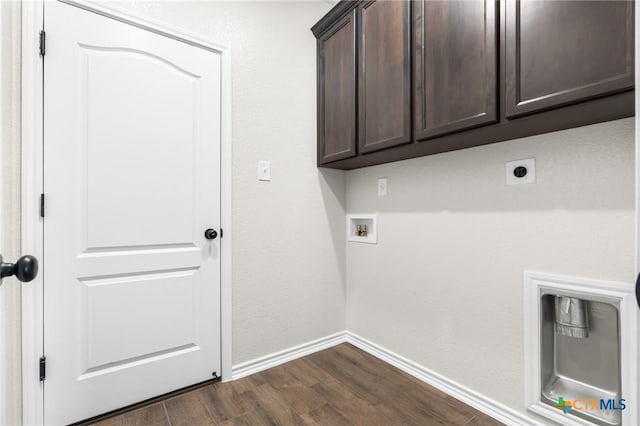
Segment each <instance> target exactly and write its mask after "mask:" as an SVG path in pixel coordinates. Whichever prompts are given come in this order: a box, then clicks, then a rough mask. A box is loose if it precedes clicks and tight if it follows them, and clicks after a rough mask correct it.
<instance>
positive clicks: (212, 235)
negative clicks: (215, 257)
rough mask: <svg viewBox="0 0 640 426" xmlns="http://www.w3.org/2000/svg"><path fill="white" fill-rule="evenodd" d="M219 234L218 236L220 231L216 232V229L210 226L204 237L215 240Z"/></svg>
mask: <svg viewBox="0 0 640 426" xmlns="http://www.w3.org/2000/svg"><path fill="white" fill-rule="evenodd" d="M217 236H218V233H217V232H216V230H215V229H211V228H209V229H207V230H206V231H204V237H205V238H206V239H207V240H215V239H216V237H217Z"/></svg>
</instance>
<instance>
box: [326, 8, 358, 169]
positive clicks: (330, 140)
mask: <svg viewBox="0 0 640 426" xmlns="http://www.w3.org/2000/svg"><path fill="white" fill-rule="evenodd" d="M355 31H356V22H355V11H354V12H352V13H350V14H349V15H347V16H346V17H344V18H343V19H341V20H340V21H338V22H337V23H336V24H335V25H334V26H333V27H331V28H330V29H329V30H328V31H327V32H326V33H325V34H323V35H322V36H320V38H319V39H318V54H319V55H318V56H319V57H318V159H319V162H320V163H321V164H324V163H328V162H330V161H336V160H341V159H344V158H348V157H352V156H354V155H355V154H356V39H355V36H356V32H355Z"/></svg>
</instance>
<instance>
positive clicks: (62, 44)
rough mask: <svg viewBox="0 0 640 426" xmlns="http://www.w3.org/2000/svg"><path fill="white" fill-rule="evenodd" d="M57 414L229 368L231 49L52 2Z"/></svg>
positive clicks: (99, 409) (51, 295)
mask: <svg viewBox="0 0 640 426" xmlns="http://www.w3.org/2000/svg"><path fill="white" fill-rule="evenodd" d="M45 30H46V34H47V43H46V48H47V52H46V56H45V58H44V69H45V74H44V76H45V77H44V189H45V194H46V216H45V219H44V259H43V260H44V265H43V266H44V267H43V269H42V272H43V274H44V349H45V355H46V358H47V377H46V380H45V382H44V394H45V396H44V404H45V406H44V413H45V422H46V423H47V424H66V423H70V422H73V421H78V420H82V419H86V418H88V417H92V416H95V415H98V414H101V413H104V412H107V411H110V410H113V409H116V408H119V407H123V406H126V405H129V404H133V403H136V402H139V401H142V400H145V399H148V398H151V397H153V396H156V395H160V394H163V393H166V392H169V391H172V390H175V389H179V388H181V387H185V386H188V385H192V384H195V383H198V382H202V381H205V380H208V379H211V378H212V373H214V372H217V374H218V375H219V374H220V250H219V247H220V246H219V238H217V239H213V240H209V239H206V238H205V236H204V232H205V230H206V229H207V228H213V229H215V230H216V231H219V224H220V81H221V80H220V55H219V54H218V53H216V52H213V51H210V50H207V49H205V48H202V47H196V46H193V45H190V44H187V43H183V42H180V41H177V40H174V39H171V38H169V37H165V36H163V35H159V34H156V33H153V32H151V31H147V30H144V29H141V28H138V27H136V26H133V25H129V24H126V23H123V22H120V21H118V20H115V19H112V18H108V17H104V16H102V15H99V14H96V13H93V12H89V11H86V10H83V9H80V8H78V7H76V6H71V5H67V4H63V3H59V2H47V3H46V4H45Z"/></svg>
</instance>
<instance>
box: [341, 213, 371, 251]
mask: <svg viewBox="0 0 640 426" xmlns="http://www.w3.org/2000/svg"><path fill="white" fill-rule="evenodd" d="M347 240H349V241H355V242H358V243H369V244H376V243H377V242H378V229H377V224H376V215H375V214H348V215H347Z"/></svg>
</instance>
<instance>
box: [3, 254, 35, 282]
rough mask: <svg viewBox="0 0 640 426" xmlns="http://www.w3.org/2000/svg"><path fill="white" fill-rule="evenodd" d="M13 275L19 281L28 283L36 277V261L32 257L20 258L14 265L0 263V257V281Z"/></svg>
mask: <svg viewBox="0 0 640 426" xmlns="http://www.w3.org/2000/svg"><path fill="white" fill-rule="evenodd" d="M12 275H15V276H16V278H17V279H18V280H19V281H22V282H23V283H28V282H29V281H33V279H34V278H35V277H36V276H37V275H38V259H36V258H35V257H33V256H29V255H26V256H22V257H21V258H20V259H18V261H17V262H16V263H2V256H0V279H2V278H5V277H10V276H12Z"/></svg>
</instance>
